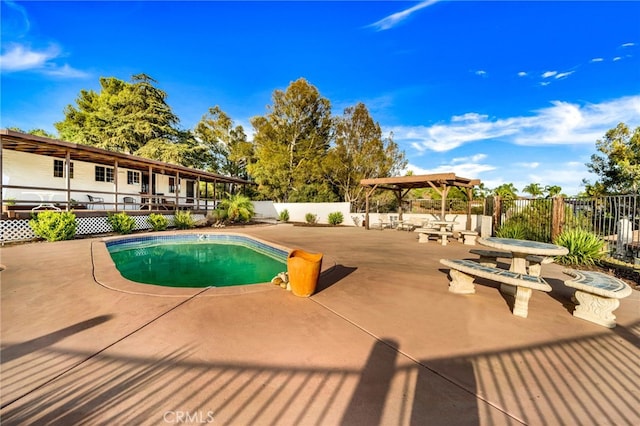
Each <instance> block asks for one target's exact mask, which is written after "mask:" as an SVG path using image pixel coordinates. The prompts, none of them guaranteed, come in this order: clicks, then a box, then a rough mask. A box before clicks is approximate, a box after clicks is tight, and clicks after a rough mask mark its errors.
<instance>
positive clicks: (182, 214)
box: [173, 210, 196, 229]
mask: <svg viewBox="0 0 640 426" xmlns="http://www.w3.org/2000/svg"><path fill="white" fill-rule="evenodd" d="M173 223H174V224H175V225H176V228H178V229H191V228H193V227H194V226H196V221H195V220H194V219H193V216H191V212H190V211H189V210H186V211H184V210H177V211H176V213H175V215H174V217H173Z"/></svg>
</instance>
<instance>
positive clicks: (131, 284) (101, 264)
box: [91, 230, 335, 298]
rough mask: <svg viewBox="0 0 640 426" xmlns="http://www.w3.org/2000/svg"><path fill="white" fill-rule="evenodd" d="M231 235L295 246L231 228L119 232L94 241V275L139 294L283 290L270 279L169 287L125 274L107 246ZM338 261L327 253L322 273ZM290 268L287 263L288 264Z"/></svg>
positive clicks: (101, 281) (210, 294)
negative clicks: (146, 239) (144, 239)
mask: <svg viewBox="0 0 640 426" xmlns="http://www.w3.org/2000/svg"><path fill="white" fill-rule="evenodd" d="M188 234H196V235H230V236H240V237H245V238H249V239H251V240H254V241H257V242H259V243H262V244H266V245H269V246H271V247H274V248H277V249H280V250H283V251H285V252H287V253H290V252H291V251H292V250H293V249H292V248H289V247H285V246H282V245H280V244H277V243H274V242H272V241H266V240H264V239H261V238H257V237H255V236H253V235H248V234H245V233H241V232H228V231H215V230H206V231H203V230H198V231H197V232H195V231H193V230H192V231H161V232H147V233H144V234H143V235H140V234H135V235H118V236H109V237H104V238H101V239H99V240H96V241H93V242H92V243H91V259H92V264H93V265H92V266H93V278H94V280H95V282H96V283H97V284H99V285H100V286H102V287H104V288H107V289H109V290H113V291H118V292H122V293H128V294H136V295H143V296H157V297H178V298H191V297H203V296H207V297H215V296H229V295H241V294H248V293H256V292H262V291H272V290H282V289H281V288H280V287H279V286H276V285H274V284H272V283H270V282H266V283H258V284H249V285H238V286H229V287H197V288H194V287H166V286H160V285H154V284H144V283H138V282H135V281H131V280H128V279H126V278H124V277H123V276H122V275H121V274H120V272H119V271H118V269H117V268H116V265H115V263H114V262H113V259H112V258H111V254H110V253H109V250H108V249H107V243H108V242H110V241H117V240H123V239H130V238H135V237H140V236H144V237H154V236H179V235H188ZM334 266H335V262H332V261H328V259H327V258H326V256H325V257H324V258H323V262H322V271H321V274H322V273H324V272H327V271H328V270H331V269H333V267H334ZM284 269H285V271H286V265H285V267H284Z"/></svg>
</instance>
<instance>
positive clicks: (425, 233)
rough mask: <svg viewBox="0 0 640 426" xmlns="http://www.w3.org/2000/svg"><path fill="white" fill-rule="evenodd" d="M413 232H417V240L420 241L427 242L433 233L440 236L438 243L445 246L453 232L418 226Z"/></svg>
mask: <svg viewBox="0 0 640 426" xmlns="http://www.w3.org/2000/svg"><path fill="white" fill-rule="evenodd" d="M413 232H417V233H418V234H419V236H418V242H420V243H428V242H429V237H431V236H433V235H435V236H437V237H440V244H442V245H443V246H446V245H447V243H448V242H449V237H450V236H453V232H451V231H440V230H438V229H428V228H418V229H414V230H413Z"/></svg>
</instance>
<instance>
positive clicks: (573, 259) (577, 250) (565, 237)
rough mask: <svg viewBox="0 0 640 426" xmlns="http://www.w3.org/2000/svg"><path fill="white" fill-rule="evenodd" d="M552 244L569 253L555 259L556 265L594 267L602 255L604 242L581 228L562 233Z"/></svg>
mask: <svg viewBox="0 0 640 426" xmlns="http://www.w3.org/2000/svg"><path fill="white" fill-rule="evenodd" d="M554 244H556V245H559V246H562V247H566V248H567V249H568V250H569V253H568V254H566V255H564V256H558V257H556V261H557V262H558V263H562V264H565V265H583V266H592V265H595V264H596V263H597V262H598V260H600V259H601V258H602V256H603V255H604V251H603V249H604V241H603V240H602V239H600V238H599V237H598V236H597V235H596V234H594V233H593V232H589V231H586V230H584V229H582V228H575V229H570V230H567V231H564V232H562V233H561V234H560V235H558V237H557V238H556V239H555V241H554Z"/></svg>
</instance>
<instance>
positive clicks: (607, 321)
mask: <svg viewBox="0 0 640 426" xmlns="http://www.w3.org/2000/svg"><path fill="white" fill-rule="evenodd" d="M574 298H575V300H576V301H577V302H578V303H579V304H578V305H576V308H575V309H574V311H573V316H574V317H576V318H581V319H583V320H587V321H591V322H593V323H595V324H599V325H602V326H605V327H608V328H614V327H615V326H616V317H615V315H613V311H615V310H616V309H618V306H620V300H618V299H611V298H608V297H602V296H598V295H595V294H591V293H585V292H584V291H580V290H576V293H575V295H574Z"/></svg>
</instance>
